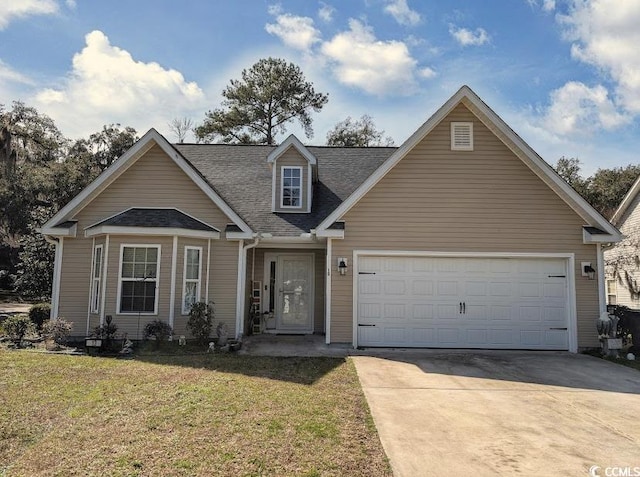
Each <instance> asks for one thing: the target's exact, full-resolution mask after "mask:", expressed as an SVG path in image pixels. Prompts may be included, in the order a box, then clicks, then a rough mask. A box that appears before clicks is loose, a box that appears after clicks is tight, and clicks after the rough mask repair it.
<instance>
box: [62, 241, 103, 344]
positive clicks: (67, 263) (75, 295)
mask: <svg viewBox="0 0 640 477" xmlns="http://www.w3.org/2000/svg"><path fill="white" fill-rule="evenodd" d="M91 243H92V241H91V239H85V240H76V239H68V238H65V239H63V249H62V254H63V256H62V270H61V275H60V276H61V280H60V303H59V306H58V317H59V318H64V319H65V320H68V321H71V322H72V323H73V329H72V330H71V334H72V336H84V335H85V333H86V330H87V315H88V312H89V283H90V280H91V255H92V251H91ZM90 326H94V324H93V323H92V324H91V325H90ZM95 326H97V324H96V325H95Z"/></svg>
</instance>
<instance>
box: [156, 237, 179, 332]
mask: <svg viewBox="0 0 640 477" xmlns="http://www.w3.org/2000/svg"><path fill="white" fill-rule="evenodd" d="M177 264H178V236H177V235H174V236H173V249H172V251H171V292H170V295H169V326H171V329H173V320H174V315H175V308H176V268H177ZM158 279H159V278H158ZM156 293H158V290H156Z"/></svg>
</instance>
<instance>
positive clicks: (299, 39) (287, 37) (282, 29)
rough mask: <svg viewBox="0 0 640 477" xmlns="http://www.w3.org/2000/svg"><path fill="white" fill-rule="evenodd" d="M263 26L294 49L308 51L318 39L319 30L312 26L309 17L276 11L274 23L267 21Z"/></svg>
mask: <svg viewBox="0 0 640 477" xmlns="http://www.w3.org/2000/svg"><path fill="white" fill-rule="evenodd" d="M264 28H265V30H267V32H268V33H270V34H272V35H275V36H277V37H278V38H280V39H281V40H282V42H283V43H284V44H285V45H287V46H289V47H291V48H295V49H296V50H302V51H308V50H309V49H310V48H311V47H312V46H313V44H314V43H317V42H319V41H320V31H319V30H318V29H316V28H315V27H314V26H313V20H312V19H311V18H309V17H299V16H295V15H290V14H289V13H278V14H277V16H276V23H267V24H266V26H265V27H264Z"/></svg>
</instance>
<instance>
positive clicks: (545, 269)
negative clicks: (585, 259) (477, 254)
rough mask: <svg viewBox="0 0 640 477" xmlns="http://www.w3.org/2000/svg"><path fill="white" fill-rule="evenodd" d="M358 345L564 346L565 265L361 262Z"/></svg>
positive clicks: (499, 261)
mask: <svg viewBox="0 0 640 477" xmlns="http://www.w3.org/2000/svg"><path fill="white" fill-rule="evenodd" d="M356 273H357V274H358V275H357V293H358V296H357V332H358V346H365V347H366V346H385V347H390V346H395V347H436V348H502V349H558V350H566V349H568V346H569V344H568V331H567V326H568V293H567V261H566V260H565V259H557V258H549V259H547V258H531V259H529V258H459V257H455V258H451V257H406V256H403V257H397V256H362V257H359V258H358V270H356Z"/></svg>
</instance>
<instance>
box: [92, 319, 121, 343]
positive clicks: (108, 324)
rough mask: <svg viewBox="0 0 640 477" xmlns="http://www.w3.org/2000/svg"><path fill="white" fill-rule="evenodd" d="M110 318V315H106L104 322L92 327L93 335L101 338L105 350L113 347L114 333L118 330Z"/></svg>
mask: <svg viewBox="0 0 640 477" xmlns="http://www.w3.org/2000/svg"><path fill="white" fill-rule="evenodd" d="M112 320H113V317H112V316H111V315H107V317H106V319H105V323H104V324H103V325H100V326H96V327H95V328H94V329H93V336H95V337H96V338H99V339H101V340H103V347H104V348H105V349H107V350H111V349H112V348H113V342H114V340H115V339H116V333H117V331H118V327H117V326H116V324H115V323H113V322H112Z"/></svg>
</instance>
